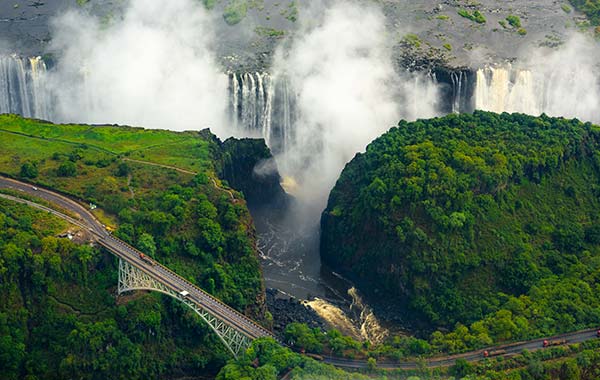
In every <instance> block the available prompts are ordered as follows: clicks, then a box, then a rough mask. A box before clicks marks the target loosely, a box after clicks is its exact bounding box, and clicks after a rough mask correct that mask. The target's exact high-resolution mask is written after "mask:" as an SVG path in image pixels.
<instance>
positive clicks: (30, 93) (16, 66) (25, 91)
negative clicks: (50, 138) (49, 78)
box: [0, 54, 50, 120]
mask: <svg viewBox="0 0 600 380" xmlns="http://www.w3.org/2000/svg"><path fill="white" fill-rule="evenodd" d="M0 113H16V114H19V115H23V116H26V117H35V118H38V119H46V120H47V119H49V118H50V96H49V92H48V90H47V88H46V64H45V63H44V61H43V60H42V59H41V58H40V57H31V58H21V57H19V56H17V55H14V54H13V55H8V56H6V55H5V56H0Z"/></svg>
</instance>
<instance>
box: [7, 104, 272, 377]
mask: <svg viewBox="0 0 600 380" xmlns="http://www.w3.org/2000/svg"><path fill="white" fill-rule="evenodd" d="M0 147H2V151H3V152H2V153H3V154H1V155H0V172H3V173H6V174H9V175H11V176H14V177H19V175H20V170H21V166H22V165H23V163H25V162H29V163H33V164H34V165H35V166H36V167H37V169H38V172H39V174H38V176H37V177H36V178H33V179H29V180H30V181H32V182H34V183H39V184H43V185H45V186H47V187H50V188H54V189H57V190H60V191H63V192H65V193H68V194H72V195H74V196H76V197H78V198H80V199H82V200H85V201H92V202H94V203H96V204H98V206H99V207H100V208H101V209H103V210H104V211H107V213H104V214H101V215H100V216H101V217H102V218H104V220H106V221H109V222H110V223H111V224H114V225H115V226H118V227H119V229H117V231H116V234H118V235H119V236H121V237H122V238H124V239H126V240H128V241H129V242H131V243H132V244H134V245H138V247H140V246H143V244H144V243H143V242H142V240H143V239H142V235H150V236H152V237H153V240H154V242H155V245H156V248H157V249H156V254H155V256H156V257H157V258H158V259H159V260H161V262H163V263H165V264H166V265H167V266H169V267H171V268H172V269H173V270H175V271H177V272H178V273H180V274H181V275H183V276H185V277H187V278H188V279H189V280H190V281H192V282H194V283H197V284H199V285H200V286H202V287H204V288H205V289H207V290H208V291H209V292H211V293H213V294H215V295H217V296H218V297H221V298H222V299H223V300H224V301H225V302H228V303H229V304H231V305H232V306H234V307H236V308H238V309H239V310H242V311H246V312H247V313H249V314H250V315H252V316H253V317H257V318H261V316H262V313H263V307H264V305H263V303H262V302H263V301H262V299H263V293H262V282H261V281H262V280H261V276H260V269H259V265H258V259H257V254H256V248H255V243H254V227H253V225H252V221H251V218H250V215H249V213H248V210H247V208H246V207H245V203H244V201H243V200H241V199H239V198H240V197H239V194H237V193H236V192H235V191H234V192H233V194H236V195H237V196H238V199H237V200H235V201H233V200H232V199H231V196H230V195H229V193H228V192H225V191H223V189H221V188H218V187H216V186H215V183H220V182H219V180H218V178H216V175H215V166H216V165H218V163H217V162H216V160H217V158H216V157H215V154H217V155H218V152H219V146H218V144H217V142H216V141H215V140H213V139H212V137H210V136H208V135H207V134H203V133H195V132H184V133H175V132H169V131H152V130H150V131H149V130H143V129H140V128H130V127H117V126H86V125H54V124H49V123H45V122H40V121H34V120H28V119H24V118H21V117H18V116H14V115H0ZM125 157H127V158H130V159H135V160H141V161H149V162H152V163H155V164H160V165H171V166H177V167H179V168H182V169H184V170H187V171H190V172H195V173H200V174H199V175H194V174H189V173H186V172H182V171H177V170H173V169H169V168H163V167H157V166H152V165H148V164H143V163H137V162H133V161H124V160H123V158H125ZM71 162H72V163H74V164H75V166H76V172H77V173H76V175H75V176H74V177H61V176H58V175H57V172H58V169H59V167H60V166H61V165H63V164H65V163H71ZM124 164H125V165H126V167H127V171H126V173H125V174H124V173H119V168H120V166H122V165H124ZM211 178H212V179H211ZM213 181H214V182H213ZM3 207H5V206H3ZM2 209H3V208H0V210H2ZM97 211H99V210H97ZM46 232H48V233H53V231H46ZM96 254H98V255H99V256H102V257H104V258H103V259H98V262H97V263H96V264H97V266H98V267H97V268H95V269H97V270H94V268H90V271H91V272H92V273H91V274H90V276H89V281H90V282H88V283H87V286H86V285H84V286H82V284H80V283H77V282H76V281H75V282H73V281H66V282H64V281H62V279H60V278H52V279H51V280H50V284H49V285H48V289H47V290H48V294H47V296H48V297H49V299H50V301H48V302H49V303H47V301H46V300H43V301H42V300H36V301H34V302H33V303H37V302H43V303H42V304H39V305H37V306H36V307H40V308H42V309H43V312H44V313H49V314H51V315H55V314H56V313H59V314H60V313H66V314H68V319H69V320H71V321H74V322H77V321H79V322H86V323H87V322H90V323H91V322H94V323H96V322H106V321H110V320H112V319H114V318H115V317H114V316H115V313H117V312H119V313H122V312H124V311H123V307H125V308H126V309H129V308H135V307H136V306H130V305H123V306H117V305H115V304H114V299H113V298H112V293H113V292H114V287H115V286H116V268H115V260H114V258H112V256H110V255H106V254H103V255H100V254H99V253H98V252H96ZM90 285H91V286H90ZM84 294H85V295H87V297H83V296H82V295H84ZM55 299H56V300H59V301H58V303H59V304H64V305H62V306H60V308H59V309H60V311H57V309H55V308H54V307H55V306H56V305H52V304H53V303H56V302H55ZM15 302H16V304H21V303H27V302H31V300H29V301H26V300H22V301H18V302H17V301H15ZM135 302H137V303H136V304H135V305H137V304H139V303H141V304H143V305H145V306H143V307H142V306H140V307H142V308H146V307H148V308H150V309H153V310H155V311H156V315H160V317H159V319H160V320H161V321H163V322H164V323H163V324H161V325H160V326H159V327H158V328H157V329H156V330H157V331H156V333H157V334H158V335H160V336H167V335H168V336H169V337H168V338H165V339H166V341H165V342H163V341H162V340H163V339H162V338H161V342H160V344H157V345H153V346H152V347H147V348H146V347H145V348H144V349H143V350H142V351H143V352H144V353H145V354H146V351H147V350H149V351H148V354H149V355H150V356H151V358H149V360H150V361H151V362H152V363H153V364H152V365H151V366H152V367H153V368H144V371H145V372H144V373H148V374H154V375H157V374H165V373H173V371H176V370H177V368H180V367H186V368H188V369H191V371H192V373H193V372H194V371H196V373H199V372H200V373H201V372H202V371H203V369H202V368H204V371H209V372H210V371H211V370H212V371H214V370H215V369H216V368H218V366H219V365H221V364H222V363H223V360H224V359H225V358H226V357H227V353H226V351H225V349H224V348H223V347H222V346H221V344H220V342H218V341H217V339H216V338H215V337H213V336H212V334H210V333H209V332H208V331H207V330H206V328H205V327H204V326H203V325H202V323H201V322H200V321H199V320H196V319H195V318H193V317H192V318H189V316H188V317H186V318H188V319H189V321H187V322H184V326H185V328H183V327H178V326H176V325H177V324H179V325H180V326H181V323H182V321H181V320H180V319H181V318H182V317H181V315H184V314H186V312H185V311H184V310H181V308H180V307H178V306H177V305H173V303H172V302H171V301H169V300H166V299H164V298H162V297H160V296H157V295H144V296H140V297H139V298H136V301H135ZM16 304H13V305H12V306H15V305H16ZM65 305H71V306H72V308H71V307H69V306H65ZM4 306H6V305H4ZM9 306H10V303H9ZM99 310H103V311H102V312H100V311H99ZM126 311H127V310H126ZM88 312H89V313H88ZM156 315H155V317H156ZM146 317H147V316H145V317H143V318H146ZM132 318H133V319H134V320H135V318H136V316H135V315H133V316H132ZM140 318H142V317H140ZM117 319H118V318H117ZM176 319H179V320H176ZM194 325H198V326H194ZM63 328H64V330H63V333H64V335H65V336H68V335H69V331H70V330H69V329H73V328H74V325H73V324H72V323H71V324H67V325H66V326H63ZM190 328H191V329H192V331H193V333H191V335H190V337H185V334H187V330H189V329H190ZM133 330H135V329H133ZM121 331H122V333H124V334H125V335H126V336H127V337H128V339H132V337H131V336H130V334H131V333H132V331H126V329H121ZM182 334H183V335H182ZM133 341H134V343H135V340H133ZM39 343H40V342H38V341H35V340H34V341H32V342H29V343H28V349H29V347H35V345H36V344H39ZM163 343H164V344H163ZM183 349H185V350H186V351H187V350H190V355H191V356H190V357H187V358H186V357H185V355H182V354H183V352H182V351H181V350H183ZM165 352H166V353H168V354H167V355H165V356H164V357H163V353H165ZM150 353H151V354H150ZM176 353H178V354H177V355H178V356H177V357H175V356H174V355H175V354H176ZM59 356H60V355H59ZM62 359H64V358H62ZM62 359H61V360H62ZM56 364H57V363H56V362H53V363H52V365H56ZM53 370H55V369H53ZM82 373H83V375H84V376H89V375H90V374H89V373H84V372H82ZM52 376H56V373H55V372H49V373H48V374H47V375H46V377H52Z"/></svg>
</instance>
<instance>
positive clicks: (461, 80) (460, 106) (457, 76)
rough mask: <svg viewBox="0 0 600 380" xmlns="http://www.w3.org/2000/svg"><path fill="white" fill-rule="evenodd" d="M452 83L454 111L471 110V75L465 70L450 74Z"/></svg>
mask: <svg viewBox="0 0 600 380" xmlns="http://www.w3.org/2000/svg"><path fill="white" fill-rule="evenodd" d="M450 80H451V82H452V83H451V84H452V95H451V96H452V113H461V112H469V111H470V110H471V107H470V103H471V99H470V98H469V96H470V95H469V76H468V75H467V72H465V71H464V70H460V71H458V72H452V73H451V74H450Z"/></svg>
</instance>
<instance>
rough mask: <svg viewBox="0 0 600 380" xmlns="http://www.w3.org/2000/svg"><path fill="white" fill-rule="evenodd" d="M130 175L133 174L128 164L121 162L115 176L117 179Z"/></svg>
mask: <svg viewBox="0 0 600 380" xmlns="http://www.w3.org/2000/svg"><path fill="white" fill-rule="evenodd" d="M129 173H131V168H130V167H129V165H127V162H121V163H120V164H119V166H117V172H116V173H115V175H116V176H117V177H127V176H128V175H129Z"/></svg>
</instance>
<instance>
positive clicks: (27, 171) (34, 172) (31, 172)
mask: <svg viewBox="0 0 600 380" xmlns="http://www.w3.org/2000/svg"><path fill="white" fill-rule="evenodd" d="M19 175H20V176H21V177H23V178H35V177H37V176H38V169H37V166H36V165H35V164H32V163H31V162H26V163H24V164H23V165H21V172H20V173H19Z"/></svg>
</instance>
